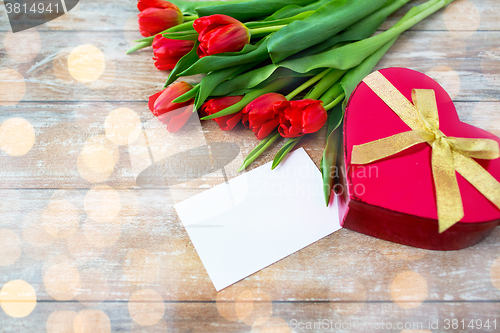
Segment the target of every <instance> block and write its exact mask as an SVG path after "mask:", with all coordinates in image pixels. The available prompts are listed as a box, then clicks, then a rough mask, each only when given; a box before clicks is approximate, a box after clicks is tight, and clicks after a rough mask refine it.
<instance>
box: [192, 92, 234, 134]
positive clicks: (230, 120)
mask: <svg viewBox="0 0 500 333" xmlns="http://www.w3.org/2000/svg"><path fill="white" fill-rule="evenodd" d="M242 98H243V96H227V97H219V98H214V99H211V100H208V101H206V102H205V103H203V105H202V106H201V109H200V113H201V114H202V115H203V116H204V117H205V116H209V115H211V114H214V113H217V112H219V111H222V110H224V109H225V108H227V107H230V106H231V105H233V104H236V103H238V102H239V101H241V99H242ZM242 117H243V112H241V111H240V112H238V113H233V114H230V115H227V116H222V117H218V118H214V120H215V121H216V122H217V124H219V127H220V129H221V130H223V131H229V130H232V129H233V128H234V127H235V126H236V125H237V124H238V123H239V122H240V120H241V118H242Z"/></svg>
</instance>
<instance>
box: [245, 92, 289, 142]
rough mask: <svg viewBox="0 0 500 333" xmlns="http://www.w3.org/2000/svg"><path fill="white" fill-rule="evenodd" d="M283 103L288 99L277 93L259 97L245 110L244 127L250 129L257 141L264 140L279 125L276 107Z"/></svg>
mask: <svg viewBox="0 0 500 333" xmlns="http://www.w3.org/2000/svg"><path fill="white" fill-rule="evenodd" d="M282 101H287V99H286V98H285V96H283V95H281V94H277V93H268V94H265V95H262V96H260V97H257V98H256V99H254V100H253V101H252V102H250V103H249V104H248V105H247V106H246V107H245V108H244V109H243V111H242V112H243V125H244V126H245V127H248V128H250V129H251V130H252V132H254V133H255V137H256V138H257V139H259V140H262V139H264V138H265V137H266V136H268V135H269V134H271V132H272V131H273V130H274V129H275V128H276V127H278V125H279V116H278V114H277V113H276V112H275V110H274V105H275V103H277V102H282Z"/></svg>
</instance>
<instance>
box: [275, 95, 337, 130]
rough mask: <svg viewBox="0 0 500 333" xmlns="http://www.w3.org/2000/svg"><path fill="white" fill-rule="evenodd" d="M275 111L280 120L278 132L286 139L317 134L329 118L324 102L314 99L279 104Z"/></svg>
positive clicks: (276, 105)
mask: <svg viewBox="0 0 500 333" xmlns="http://www.w3.org/2000/svg"><path fill="white" fill-rule="evenodd" d="M274 109H275V111H276V113H277V114H279V118H280V120H279V122H280V125H279V127H278V131H279V132H280V134H281V136H282V137H284V138H296V137H299V136H302V135H304V134H309V133H314V132H317V131H319V130H320V128H321V127H323V125H324V124H325V123H326V119H327V117H328V116H327V114H326V111H325V108H324V107H323V102H321V101H317V100H314V99H303V100H300V101H283V102H278V103H276V104H275V105H274Z"/></svg>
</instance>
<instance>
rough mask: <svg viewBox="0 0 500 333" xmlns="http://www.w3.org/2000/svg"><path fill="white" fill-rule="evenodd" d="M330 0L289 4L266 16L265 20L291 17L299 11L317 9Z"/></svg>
mask: <svg viewBox="0 0 500 333" xmlns="http://www.w3.org/2000/svg"><path fill="white" fill-rule="evenodd" d="M330 1H331V0H320V1H316V2H313V3H311V4H309V5H307V6H297V5H289V6H285V7H283V8H281V9H280V10H278V11H277V12H275V13H274V14H273V15H271V16H269V17H267V18H266V19H265V21H273V20H279V19H283V18H287V17H292V16H295V15H297V14H299V13H302V12H307V11H314V10H316V9H318V8H319V7H321V6H323V5H325V4H327V3H328V2H330Z"/></svg>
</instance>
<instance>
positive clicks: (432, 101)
mask: <svg viewBox="0 0 500 333" xmlns="http://www.w3.org/2000/svg"><path fill="white" fill-rule="evenodd" d="M363 81H364V82H365V83H366V84H367V85H368V87H370V89H372V90H373V92H375V94H377V96H378V97H380V98H381V99H382V100H383V101H384V102H385V103H386V104H387V105H388V106H389V107H390V108H391V109H392V110H393V111H394V113H396V114H397V115H398V116H399V117H400V118H401V120H403V121H404V122H405V124H406V125H408V126H409V127H410V128H411V129H412V130H411V131H408V132H403V133H399V134H396V135H393V136H390V137H387V138H383V139H379V140H376V141H372V142H368V143H365V144H362V145H356V146H354V147H353V149H352V157H351V163H353V164H368V163H371V162H374V161H377V160H380V159H383V158H386V157H389V156H392V155H394V154H397V153H399V152H401V151H403V150H405V149H408V148H410V147H412V146H414V145H416V144H419V143H424V142H426V143H428V144H429V145H430V146H431V147H432V175H433V178H434V186H435V189H436V203H437V214H438V221H439V232H440V233H442V232H444V231H445V230H446V229H448V228H449V227H451V226H452V225H454V224H455V223H457V222H458V221H460V220H461V219H462V218H463V217H464V209H463V204H462V198H461V195H460V189H459V187H458V182H457V177H456V174H455V171H457V172H458V173H460V174H461V175H462V176H463V177H464V178H465V179H466V180H467V181H468V182H469V183H471V184H472V186H474V187H475V188H476V189H477V190H478V191H479V192H480V193H481V194H482V195H484V196H485V197H486V198H487V199H488V200H490V201H491V202H492V203H493V204H494V205H495V206H497V207H498V208H499V209H500V183H499V182H498V181H497V180H496V179H495V178H493V176H492V175H491V174H490V173H488V172H487V171H486V170H485V169H484V168H483V167H482V166H481V165H479V164H478V163H477V162H476V161H474V160H473V158H478V159H488V160H492V159H496V158H498V157H499V156H500V153H499V146H498V142H496V141H495V140H491V139H469V138H454V137H448V136H446V135H445V134H444V133H443V132H441V131H440V130H439V115H438V109H437V103H436V96H435V94H434V90H432V89H413V91H412V95H411V97H412V100H413V104H412V103H411V102H410V101H409V100H407V99H406V97H404V96H403V94H401V93H400V92H399V91H398V90H397V89H396V87H394V86H393V85H392V83H391V82H389V80H387V79H386V78H385V77H384V76H383V75H382V74H381V73H380V72H378V71H377V72H374V73H372V74H370V75H368V76H367V77H366V78H365V79H364V80H363Z"/></svg>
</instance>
